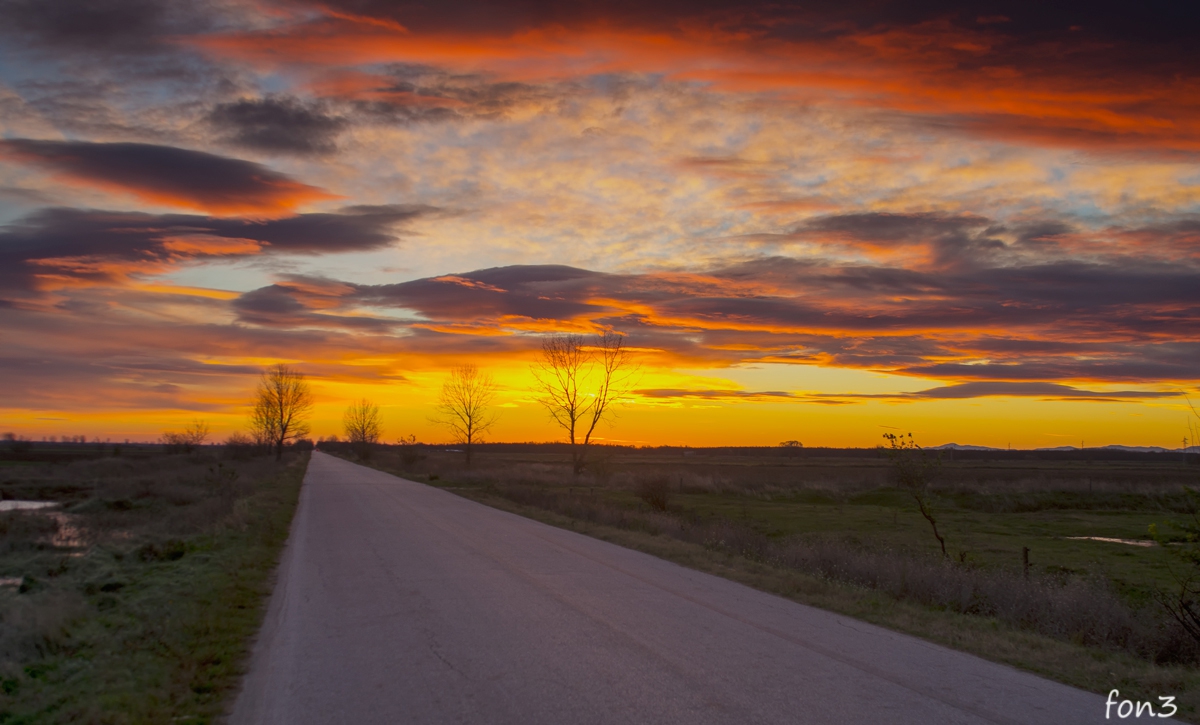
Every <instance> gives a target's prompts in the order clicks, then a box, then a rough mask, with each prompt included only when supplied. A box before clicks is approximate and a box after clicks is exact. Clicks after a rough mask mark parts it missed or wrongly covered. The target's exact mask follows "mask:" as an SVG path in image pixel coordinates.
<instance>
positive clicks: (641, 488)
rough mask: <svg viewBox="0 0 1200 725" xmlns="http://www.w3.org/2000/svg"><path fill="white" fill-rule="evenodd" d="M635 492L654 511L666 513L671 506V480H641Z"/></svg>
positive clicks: (660, 477)
mask: <svg viewBox="0 0 1200 725" xmlns="http://www.w3.org/2000/svg"><path fill="white" fill-rule="evenodd" d="M636 492H637V496H638V498H640V499H641V500H643V501H645V502H646V503H647V504H648V505H649V506H650V508H652V509H654V510H655V511H666V510H667V509H668V508H669V507H670V505H671V480H670V479H669V478H667V477H666V476H652V477H649V478H643V479H642V480H640V481H638V484H637V489H636Z"/></svg>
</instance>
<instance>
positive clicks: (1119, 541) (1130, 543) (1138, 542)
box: [1063, 536, 1157, 547]
mask: <svg viewBox="0 0 1200 725" xmlns="http://www.w3.org/2000/svg"><path fill="white" fill-rule="evenodd" d="M1063 538H1066V539H1070V540H1072V541H1107V542H1108V543H1110V544H1125V545H1126V546H1144V547H1148V546H1157V544H1155V543H1154V542H1153V541H1146V540H1145V539H1110V538H1108V537H1107V536H1065V537H1063Z"/></svg>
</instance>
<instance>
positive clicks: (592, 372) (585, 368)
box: [530, 330, 637, 475]
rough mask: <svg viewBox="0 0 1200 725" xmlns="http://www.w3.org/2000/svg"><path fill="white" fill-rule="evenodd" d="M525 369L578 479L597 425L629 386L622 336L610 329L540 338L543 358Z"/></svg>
mask: <svg viewBox="0 0 1200 725" xmlns="http://www.w3.org/2000/svg"><path fill="white" fill-rule="evenodd" d="M530 371H531V372H532V373H533V377H534V379H535V380H536V381H537V387H536V389H537V393H538V402H539V403H541V404H542V405H543V406H545V408H546V410H547V411H549V413H550V419H551V420H553V421H554V422H555V423H556V424H557V425H558V426H559V427H561V428H562V429H563V431H564V432H566V434H567V441H568V442H570V444H571V469H572V471H574V473H575V474H576V475H578V474H579V473H582V472H583V469H584V468H585V467H586V465H587V449H588V446H589V445H591V442H592V434H593V433H595V431H596V426H597V425H598V424H599V423H600V421H601V420H604V419H605V417H606V416H608V415H610V414H611V412H612V405H613V403H615V402H616V401H617V400H619V399H620V398H621V397H622V396H623V395H625V394H626V393H628V392H629V390H630V388H631V387H632V385H633V380H634V376H635V374H636V372H637V366H636V365H635V364H634V361H633V358H632V357H631V356H630V354H629V350H628V349H626V348H625V336H624V335H623V334H621V333H619V332H612V331H609V330H606V331H605V332H602V333H600V334H599V335H597V336H596V337H594V338H588V337H585V336H583V335H550V336H548V337H545V338H543V339H542V358H541V360H539V361H538V362H537V363H535V364H534V365H532V366H531V367H530Z"/></svg>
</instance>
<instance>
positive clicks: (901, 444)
mask: <svg viewBox="0 0 1200 725" xmlns="http://www.w3.org/2000/svg"><path fill="white" fill-rule="evenodd" d="M883 437H884V439H885V440H887V442H888V444H887V446H880V448H882V449H883V452H884V453H886V454H887V456H888V458H890V459H891V461H892V470H893V471H894V473H895V475H896V482H897V483H899V484H900V486H901V488H903V489H904V490H906V491H908V494H909V495H910V496H912V497H913V501H915V502H916V504H917V510H918V511H920V512H921V515H922V516H924V517H925V520H926V521H928V522H929V525H930V526H931V527H932V528H933V538H935V539H937V542H938V545H939V546H941V547H942V556H943V557H945V558H946V559H949V558H950V555H949V554H947V553H946V539H945V538H944V537H943V536H942V535H941V534H940V533H938V527H937V519H935V518H934V511H933V492H932V490H931V489H930V484H932V482H933V477H934V475H936V473H937V471H938V469H939V468H941V465H942V462H941V459H940V458H931V457H929V456H927V455H926V454H925V451H924V449H922V448H921V446H919V445H917V442H916V441H915V440H914V439H913V435H912V433H909V434H908V437H907V438H906V437H905V436H899V435H896V434H895V433H884V434H883ZM960 558H961V559H963V560H965V559H966V552H963V553H962V554H961V555H960Z"/></svg>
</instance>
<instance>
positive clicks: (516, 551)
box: [233, 453, 1162, 725]
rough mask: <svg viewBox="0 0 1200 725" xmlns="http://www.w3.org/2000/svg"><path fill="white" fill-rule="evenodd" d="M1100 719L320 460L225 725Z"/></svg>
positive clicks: (916, 651) (1076, 694)
mask: <svg viewBox="0 0 1200 725" xmlns="http://www.w3.org/2000/svg"><path fill="white" fill-rule="evenodd" d="M1104 715H1105V705H1104V698H1102V697H1100V696H1098V695H1094V694H1089V693H1085V692H1082V691H1080V690H1076V689H1074V688H1070V687H1066V686H1064V685H1060V684H1057V683H1053V682H1050V681H1048V680H1044V679H1041V678H1039V677H1036V676H1034V675H1030V674H1026V673H1023V672H1019V671H1017V670H1014V669H1012V668H1009V667H1005V666H1002V665H997V664H993V663H990V662H986V661H984V660H981V659H979V658H976V657H972V656H970V655H966V654H962V653H959V652H955V651H953V650H949V649H946V648H944V647H939V646H936V645H933V644H929V643H927V642H924V641H922V640H919V639H915V638H913V637H908V636H905V635H901V634H897V633H894V632H890V631H888V630H885V629H881V628H879V627H875V626H872V625H869V624H865V623H863V622H859V621H857V620H854V619H849V618H847V617H843V616H839V615H837V614H831V613H829V612H825V611H822V610H819V609H813V608H811V607H806V606H803V605H800V604H796V603H794V602H790V601H788V600H785V599H782V598H780V597H776V596H772V595H770V594H764V593H762V592H758V591H755V590H753V589H750V588H748V587H745V586H742V585H740V584H735V583H732V582H729V581H726V580H724V579H720V578H717V577H714V576H710V575H707V574H702V573H699V572H695V571H692V570H689V569H685V568H683V567H680V566H677V565H675V564H672V563H669V562H666V561H662V560H660V559H656V558H654V557H652V556H648V555H646V554H642V553H639V552H636V551H630V550H628V549H623V548H621V547H619V546H615V545H612V544H608V543H605V542H602V541H598V540H596V539H592V538H589V537H586V536H582V535H580V534H576V533H573V532H570V531H565V530H562V529H557V528H554V527H551V526H547V525H545V524H540V523H537V522H534V521H530V520H528V519H524V518H521V517H519V516H515V515H513V514H509V513H505V512H503V511H497V510H495V509H492V508H488V507H486V506H483V505H481V504H477V503H474V502H471V501H467V500H465V499H462V498H459V497H457V496H455V495H453V494H450V493H447V492H445V491H439V490H437V489H434V488H431V487H429V486H425V485H422V484H419V483H413V482H411V481H405V480H403V479H400V478H396V477H395V476H390V475H387V474H384V473H380V472H378V471H375V470H372V469H369V468H364V467H362V466H357V465H354V464H351V463H348V462H346V461H342V460H340V459H337V458H334V457H332V456H328V455H325V454H322V453H314V454H313V457H312V462H311V463H310V464H309V468H308V474H307V475H306V477H305V479H304V488H303V492H302V494H301V501H300V508H299V509H298V511H297V514H296V519H295V521H294V523H293V526H292V532H291V537H290V538H289V540H288V545H287V548H286V550H285V553H284V558H283V562H282V565H281V568H280V573H279V581H278V584H277V585H276V589H275V592H274V594H273V595H272V598H271V602H270V606H269V611H268V615H267V619H266V622H265V624H264V626H263V630H262V632H261V633H260V637H259V640H258V642H257V644H256V647H255V651H254V655H253V659H252V661H251V667H250V672H249V674H248V676H247V678H246V681H245V683H244V687H243V690H242V692H241V694H240V696H239V697H238V700H237V703H236V705H235V710H234V713H233V722H234V723H239V724H240V723H286V724H287V725H302V724H304V723H356V724H366V723H460V722H461V723H519V724H521V725H530V724H534V723H555V724H558V723H688V724H689V725H690V724H693V723H696V724H698V723H738V724H739V725H740V724H743V723H760V722H761V723H920V724H922V725H927V724H930V723H1056V724H1061V723H1097V722H1102V721H1104V720H1105V717H1104ZM1116 715H1117V712H1116V709H1115V708H1114V709H1113V711H1112V720H1113V721H1115V720H1117V717H1116ZM1130 721H1131V720H1126V722H1130ZM1154 721H1157V722H1162V721H1161V720H1158V719H1157V718H1154Z"/></svg>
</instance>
